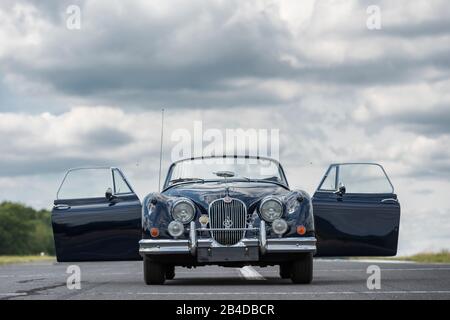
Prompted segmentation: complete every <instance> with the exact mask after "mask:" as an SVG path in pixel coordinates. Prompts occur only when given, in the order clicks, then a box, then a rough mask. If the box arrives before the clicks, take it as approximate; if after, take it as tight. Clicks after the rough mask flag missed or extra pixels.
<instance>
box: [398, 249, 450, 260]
mask: <svg viewBox="0 0 450 320" xmlns="http://www.w3.org/2000/svg"><path fill="white" fill-rule="evenodd" d="M396 259H398V260H405V261H414V262H421V263H450V251H448V250H442V251H440V252H423V253H418V254H415V255H412V256H408V257H398V258H396Z"/></svg>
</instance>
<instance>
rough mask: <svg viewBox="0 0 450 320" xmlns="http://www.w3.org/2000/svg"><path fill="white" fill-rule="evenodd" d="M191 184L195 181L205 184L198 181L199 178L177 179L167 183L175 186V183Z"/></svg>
mask: <svg viewBox="0 0 450 320" xmlns="http://www.w3.org/2000/svg"><path fill="white" fill-rule="evenodd" d="M188 181H189V182H191V181H195V182H197V181H198V182H202V183H203V182H205V180H204V179H200V178H178V179H173V180H170V181H169V183H172V184H176V183H180V182H188Z"/></svg>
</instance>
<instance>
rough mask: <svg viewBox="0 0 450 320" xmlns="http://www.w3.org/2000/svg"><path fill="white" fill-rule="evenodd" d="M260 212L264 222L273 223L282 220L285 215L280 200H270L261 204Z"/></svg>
mask: <svg viewBox="0 0 450 320" xmlns="http://www.w3.org/2000/svg"><path fill="white" fill-rule="evenodd" d="M259 212H260V213H261V217H262V218H263V219H264V220H266V221H267V222H272V221H274V220H275V219H278V218H281V216H282V215H283V205H282V204H281V201H280V200H278V199H276V198H269V199H266V200H263V201H262V202H261V206H260V207H259Z"/></svg>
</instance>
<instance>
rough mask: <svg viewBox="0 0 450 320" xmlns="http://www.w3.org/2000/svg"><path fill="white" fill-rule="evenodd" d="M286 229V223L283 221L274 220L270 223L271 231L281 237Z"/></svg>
mask: <svg viewBox="0 0 450 320" xmlns="http://www.w3.org/2000/svg"><path fill="white" fill-rule="evenodd" d="M287 229H288V225H287V222H286V221H285V220H283V219H276V220H275V221H274V222H272V230H273V232H275V233H276V234H278V235H282V234H283V233H285V232H286V231H287Z"/></svg>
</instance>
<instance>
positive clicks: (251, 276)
mask: <svg viewBox="0 0 450 320" xmlns="http://www.w3.org/2000/svg"><path fill="white" fill-rule="evenodd" d="M238 270H239V272H240V273H241V274H242V275H243V276H244V278H245V279H247V280H265V278H264V277H263V276H262V275H261V274H260V273H259V272H258V271H256V270H255V269H253V268H252V267H250V266H245V267H242V268H239V269H238Z"/></svg>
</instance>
